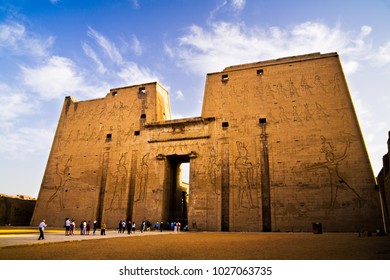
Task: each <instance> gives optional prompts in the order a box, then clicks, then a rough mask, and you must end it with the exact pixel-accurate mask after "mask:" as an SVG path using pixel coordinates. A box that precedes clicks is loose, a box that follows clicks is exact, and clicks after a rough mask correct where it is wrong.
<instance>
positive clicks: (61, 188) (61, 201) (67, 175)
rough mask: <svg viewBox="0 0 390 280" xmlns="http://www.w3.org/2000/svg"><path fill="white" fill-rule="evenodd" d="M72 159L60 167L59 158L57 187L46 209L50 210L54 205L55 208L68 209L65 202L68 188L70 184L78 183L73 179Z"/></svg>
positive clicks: (57, 163) (58, 160)
mask: <svg viewBox="0 0 390 280" xmlns="http://www.w3.org/2000/svg"><path fill="white" fill-rule="evenodd" d="M72 160H73V159H72V157H71V156H70V157H69V158H68V159H67V161H66V163H65V164H64V166H60V165H61V163H60V158H59V157H58V158H57V162H56V169H55V173H56V180H55V181H56V183H55V184H56V185H55V191H54V193H53V194H52V195H51V196H50V197H49V199H48V200H47V202H46V207H47V208H50V207H51V206H52V205H53V206H54V207H55V208H57V207H58V208H60V209H62V208H65V207H66V201H65V192H66V188H67V187H68V185H69V184H71V183H72V182H74V181H76V180H77V179H76V178H74V177H72V175H71V168H72Z"/></svg>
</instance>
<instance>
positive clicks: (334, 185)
mask: <svg viewBox="0 0 390 280" xmlns="http://www.w3.org/2000/svg"><path fill="white" fill-rule="evenodd" d="M321 143H322V144H321V149H320V152H321V153H322V154H324V158H325V161H323V162H318V163H314V164H306V165H305V166H304V168H305V169H306V170H307V171H311V170H316V169H322V168H324V169H326V170H327V172H328V174H329V185H330V201H329V209H333V208H334V207H335V204H336V201H337V196H338V191H339V190H341V189H343V190H349V191H351V192H352V193H353V195H354V196H355V197H356V198H357V199H358V201H359V206H362V202H363V201H364V199H363V198H362V197H361V196H360V195H359V194H358V192H357V191H356V190H355V188H354V187H353V186H351V185H350V184H349V183H348V180H347V178H345V177H344V176H343V175H342V174H341V173H340V171H339V167H340V165H341V164H342V163H343V162H345V161H346V159H347V158H348V156H349V148H350V144H351V141H350V139H348V138H347V139H346V140H345V143H344V146H345V147H344V151H343V152H342V153H340V152H337V149H336V147H335V146H334V145H333V144H332V143H330V142H329V141H328V140H327V139H326V138H325V136H323V135H321Z"/></svg>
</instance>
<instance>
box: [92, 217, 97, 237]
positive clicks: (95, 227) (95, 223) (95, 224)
mask: <svg viewBox="0 0 390 280" xmlns="http://www.w3.org/2000/svg"><path fill="white" fill-rule="evenodd" d="M96 229H97V221H96V220H94V221H93V235H95V232H96Z"/></svg>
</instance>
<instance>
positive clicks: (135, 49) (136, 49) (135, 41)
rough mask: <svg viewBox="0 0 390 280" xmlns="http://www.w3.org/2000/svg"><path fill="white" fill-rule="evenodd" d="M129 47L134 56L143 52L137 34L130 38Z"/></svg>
mask: <svg viewBox="0 0 390 280" xmlns="http://www.w3.org/2000/svg"><path fill="white" fill-rule="evenodd" d="M131 42H132V44H131V49H132V50H133V52H134V54H135V55H136V56H141V55H142V53H143V48H142V45H141V42H140V41H139V40H138V38H137V36H135V35H133V36H132V39H131Z"/></svg>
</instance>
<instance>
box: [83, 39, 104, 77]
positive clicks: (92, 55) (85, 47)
mask: <svg viewBox="0 0 390 280" xmlns="http://www.w3.org/2000/svg"><path fill="white" fill-rule="evenodd" d="M82 47H83V50H84V53H85V54H86V55H87V56H88V57H89V58H91V59H92V60H93V61H94V62H95V63H96V65H97V66H98V68H97V70H98V72H99V73H100V74H104V73H105V72H106V71H107V69H106V67H104V65H103V63H102V62H101V60H100V59H99V58H98V56H97V54H96V52H95V51H94V50H93V49H92V48H91V47H90V46H89V45H88V44H86V43H83V45H82Z"/></svg>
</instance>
